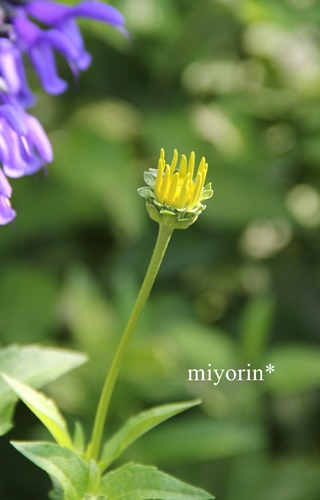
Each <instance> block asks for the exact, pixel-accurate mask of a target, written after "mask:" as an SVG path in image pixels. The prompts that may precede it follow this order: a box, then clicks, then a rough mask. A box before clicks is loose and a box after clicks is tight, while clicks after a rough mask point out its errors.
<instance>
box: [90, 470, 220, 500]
mask: <svg viewBox="0 0 320 500" xmlns="http://www.w3.org/2000/svg"><path fill="white" fill-rule="evenodd" d="M100 487H101V493H104V494H106V495H107V496H108V498H109V499H110V500H120V499H122V498H126V500H150V499H151V498H154V499H160V498H161V500H209V499H210V498H214V497H213V496H212V495H210V493H207V492H205V491H203V490H200V489H199V488H195V487H194V486H190V485H188V484H186V483H182V482H181V481H179V480H178V479H175V478H174V477H172V476H169V475H168V474H165V473H164V472H160V471H158V470H157V469H156V468H155V467H147V466H144V465H139V464H127V465H124V466H123V467H120V469H117V470H115V471H114V472H110V473H109V474H107V475H106V476H105V477H104V478H103V479H102V481H101V486H100Z"/></svg>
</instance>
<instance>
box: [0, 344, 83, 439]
mask: <svg viewBox="0 0 320 500" xmlns="http://www.w3.org/2000/svg"><path fill="white" fill-rule="evenodd" d="M85 362H86V356H85V355H84V354H80V353H76V352H72V351H67V350H64V349H52V348H43V347H39V346H32V345H31V346H25V347H19V346H17V345H12V346H9V347H5V348H4V349H2V350H0V371H1V372H2V373H6V374H8V375H11V376H12V377H14V378H16V379H18V380H20V381H23V382H26V383H28V384H30V385H32V386H33V387H41V386H43V385H45V384H47V383H49V382H52V381H53V380H56V379H57V378H58V377H60V376H61V375H63V374H64V373H67V372H68V371H70V370H72V369H73V368H76V367H78V366H81V365H82V364H83V363H85ZM17 399H18V398H17V396H16V394H15V392H14V391H13V390H12V389H11V388H10V387H9V386H8V384H6V383H5V382H4V380H2V379H0V417H1V418H0V421H1V426H0V433H1V434H3V433H5V432H7V431H8V430H9V429H10V427H11V425H12V424H11V417H12V413H13V407H14V403H15V402H16V401H17Z"/></svg>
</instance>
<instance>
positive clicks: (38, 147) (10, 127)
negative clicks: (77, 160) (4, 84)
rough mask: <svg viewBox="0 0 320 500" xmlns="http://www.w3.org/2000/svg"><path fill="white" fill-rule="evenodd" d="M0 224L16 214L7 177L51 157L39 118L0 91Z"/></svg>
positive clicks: (36, 166) (28, 170) (29, 171)
mask: <svg viewBox="0 0 320 500" xmlns="http://www.w3.org/2000/svg"><path fill="white" fill-rule="evenodd" d="M0 101H2V104H0V162H1V164H2V170H1V169H0V224H7V223H8V222H10V221H11V220H12V219H13V218H14V217H15V215H16V213H15V211H14V210H13V209H12V208H11V204H10V200H9V198H10V197H11V193H12V189H11V186H10V184H9V182H8V179H7V177H21V176H23V175H30V174H33V173H34V172H36V171H37V170H39V168H41V167H42V166H43V165H44V164H45V163H48V162H51V161H52V148H51V144H50V142H49V139H48V138H47V136H46V134H45V132H44V130H43V128H42V126H41V125H40V123H39V121H38V120H37V119H36V118H35V117H34V116H32V115H30V114H28V113H26V111H25V110H24V109H23V107H22V106H21V104H20V103H19V102H18V101H17V100H16V99H15V98H14V97H12V96H9V95H7V94H4V93H2V94H0Z"/></svg>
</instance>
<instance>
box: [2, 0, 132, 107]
mask: <svg viewBox="0 0 320 500" xmlns="http://www.w3.org/2000/svg"><path fill="white" fill-rule="evenodd" d="M0 14H1V19H0V21H1V29H2V31H4V34H3V33H2V32H1V38H0V76H1V77H2V79H3V80H4V81H5V82H6V85H7V89H8V91H9V92H10V93H12V94H14V95H16V96H17V97H18V99H19V100H20V102H21V103H22V104H23V105H25V106H28V105H30V104H31V103H32V94H31V93H30V90H29V88H28V86H27V83H26V79H25V74H24V67H23V62H22V54H27V55H28V56H29V58H30V60H31V62H32V64H33V66H34V69H35V70H36V72H37V74H38V76H39V78H40V81H41V84H42V86H43V88H44V89H45V90H46V92H48V93H49V94H60V93H62V92H64V91H65V90H66V88H67V83H66V82H65V81H64V80H62V79H61V78H60V77H59V76H58V73H57V68H56V61H55V54H54V52H55V51H58V52H59V53H60V54H62V56H63V57H65V59H66V60H67V62H68V65H69V67H70V68H71V70H72V72H73V74H74V75H75V76H77V75H78V73H79V72H80V71H83V70H85V69H87V68H88V67H89V65H90V63H91V56H90V54H88V52H87V51H86V50H85V46H84V42H83V39H82V35H81V32H80V30H79V28H78V25H77V23H76V21H75V19H76V18H77V17H85V18H90V19H94V20H96V21H101V22H104V23H107V24H110V25H112V26H114V27H116V28H117V29H119V30H121V29H122V28H123V24H124V18H123V16H122V14H121V13H120V12H119V11H118V10H117V9H115V8H114V7H112V6H110V5H107V4H104V3H102V2H98V1H96V0H84V1H83V2H81V3H79V4H78V5H63V4H61V3H57V2H53V1H51V0H23V1H14V0H2V1H0ZM39 23H40V24H39ZM22 100H23V101H22Z"/></svg>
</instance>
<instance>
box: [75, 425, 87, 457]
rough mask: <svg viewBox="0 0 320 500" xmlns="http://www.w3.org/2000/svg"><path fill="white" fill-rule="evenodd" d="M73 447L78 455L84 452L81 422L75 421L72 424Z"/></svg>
mask: <svg viewBox="0 0 320 500" xmlns="http://www.w3.org/2000/svg"><path fill="white" fill-rule="evenodd" d="M73 449H74V451H76V452H77V453H79V455H82V454H83V453H84V452H85V435H84V430H83V426H82V424H81V422H76V423H75V425H74V433H73Z"/></svg>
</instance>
